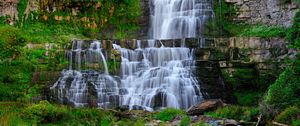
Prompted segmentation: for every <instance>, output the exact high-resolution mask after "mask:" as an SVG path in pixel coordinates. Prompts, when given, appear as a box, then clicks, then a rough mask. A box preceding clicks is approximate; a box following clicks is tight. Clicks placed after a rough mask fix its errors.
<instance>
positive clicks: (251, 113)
mask: <svg viewBox="0 0 300 126" xmlns="http://www.w3.org/2000/svg"><path fill="white" fill-rule="evenodd" d="M258 114H259V109H258V108H252V107H240V106H225V107H223V108H219V109H217V110H216V111H215V112H208V113H205V115H209V116H211V117H214V118H229V119H236V120H245V121H253V120H255V119H256V117H257V116H258Z"/></svg>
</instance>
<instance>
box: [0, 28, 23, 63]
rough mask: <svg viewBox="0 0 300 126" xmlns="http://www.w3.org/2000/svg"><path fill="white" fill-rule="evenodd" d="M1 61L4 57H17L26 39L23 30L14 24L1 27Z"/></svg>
mask: <svg viewBox="0 0 300 126" xmlns="http://www.w3.org/2000/svg"><path fill="white" fill-rule="evenodd" d="M0 33H1V34H0V62H1V61H3V60H4V59H15V58H16V57H18V56H19V55H20V53H21V50H22V48H21V47H22V46H24V45H25V40H24V38H23V37H21V36H20V34H21V32H20V31H19V30H18V29H17V28H14V27H12V26H8V25H4V26H2V27H0Z"/></svg>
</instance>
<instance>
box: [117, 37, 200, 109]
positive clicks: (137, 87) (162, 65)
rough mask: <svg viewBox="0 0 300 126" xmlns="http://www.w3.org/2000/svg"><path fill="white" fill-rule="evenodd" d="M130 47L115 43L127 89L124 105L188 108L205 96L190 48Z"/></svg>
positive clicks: (124, 85)
mask: <svg viewBox="0 0 300 126" xmlns="http://www.w3.org/2000/svg"><path fill="white" fill-rule="evenodd" d="M148 45H151V46H149V47H146V48H143V49H141V48H137V49H135V50H130V49H126V48H121V47H120V46H119V45H116V44H114V45H113V46H114V48H115V49H118V50H120V51H121V56H122V63H121V87H122V88H125V89H126V90H127V92H128V93H127V94H125V95H123V96H122V99H121V101H120V104H121V105H129V107H130V108H131V107H133V106H135V105H138V106H144V107H146V108H160V107H174V108H182V109H187V108H188V107H190V106H191V105H193V104H195V103H197V102H199V101H200V100H201V99H202V96H201V93H200V89H199V86H198V82H197V80H196V79H195V78H194V77H193V75H192V74H191V70H190V69H191V67H192V66H194V61H193V58H192V54H191V51H190V49H189V48H185V47H164V46H163V45H162V44H161V47H160V48H157V47H154V45H155V41H148Z"/></svg>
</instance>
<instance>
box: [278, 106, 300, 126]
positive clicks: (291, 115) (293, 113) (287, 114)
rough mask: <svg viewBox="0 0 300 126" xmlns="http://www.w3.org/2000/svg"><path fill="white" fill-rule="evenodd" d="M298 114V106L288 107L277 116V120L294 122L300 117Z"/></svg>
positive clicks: (299, 112)
mask: <svg viewBox="0 0 300 126" xmlns="http://www.w3.org/2000/svg"><path fill="white" fill-rule="evenodd" d="M298 116H300V109H299V108H298V107H294V106H293V107H288V108H286V109H285V110H284V111H282V112H281V113H280V114H279V115H277V116H276V117H275V121H277V122H280V123H284V124H292V123H293V121H296V120H297V119H298ZM296 123H297V122H296Z"/></svg>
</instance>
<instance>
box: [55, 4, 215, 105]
mask: <svg viewBox="0 0 300 126" xmlns="http://www.w3.org/2000/svg"><path fill="white" fill-rule="evenodd" d="M151 2H152V7H151V9H152V11H153V14H152V15H151V24H152V27H151V30H150V34H151V37H152V40H148V41H141V40H137V41H136V42H135V46H134V47H130V49H129V48H125V47H123V46H124V45H126V43H123V44H121V43H120V44H117V43H118V42H116V43H115V44H113V45H112V47H113V50H114V51H119V54H120V57H121V59H120V60H121V61H120V64H121V65H120V73H119V75H118V76H113V75H110V74H109V70H108V64H107V61H106V59H107V58H106V57H105V56H107V52H106V51H107V50H104V49H102V44H101V41H93V42H91V43H88V44H87V42H84V41H73V44H72V48H71V49H70V50H69V51H67V57H68V59H69V69H67V70H63V71H62V72H61V76H60V78H59V79H58V80H57V82H55V83H54V84H53V86H52V87H50V89H51V92H52V94H53V99H57V100H58V101H60V102H61V103H66V104H72V105H74V106H75V107H84V106H97V107H101V108H115V107H120V106H127V107H128V109H137V108H138V109H144V110H149V111H152V110H156V109H160V108H164V107H174V108H181V109H187V108H189V107H190V106H192V105H194V104H196V103H198V102H199V101H201V100H202V99H203V97H202V94H201V92H200V84H199V83H200V82H198V80H197V79H196V77H195V76H194V75H193V71H192V69H193V68H194V67H195V61H194V58H193V50H192V49H190V48H187V47H185V46H186V44H187V43H186V41H185V38H191V37H199V36H200V37H201V34H200V33H201V31H202V30H203V28H202V27H203V25H204V22H205V21H206V20H207V19H208V18H209V17H210V16H211V15H212V13H213V12H212V9H211V6H210V5H209V2H208V0H152V1H151ZM177 38H179V40H181V44H179V45H180V46H179V45H178V44H175V41H173V45H171V46H170V44H166V43H164V41H163V40H162V39H177ZM204 40H205V39H203V38H200V39H199V41H198V44H199V47H200V48H203V47H204V46H205V41H204ZM106 44H107V43H106ZM127 44H128V43H127ZM131 44H132V43H131ZM121 45H123V46H122V47H121ZM128 45H129V44H128ZM178 46H179V47H178ZM108 50H110V49H108ZM113 60H114V61H115V62H116V59H115V57H114V59H113ZM117 62H118V61H117Z"/></svg>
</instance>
